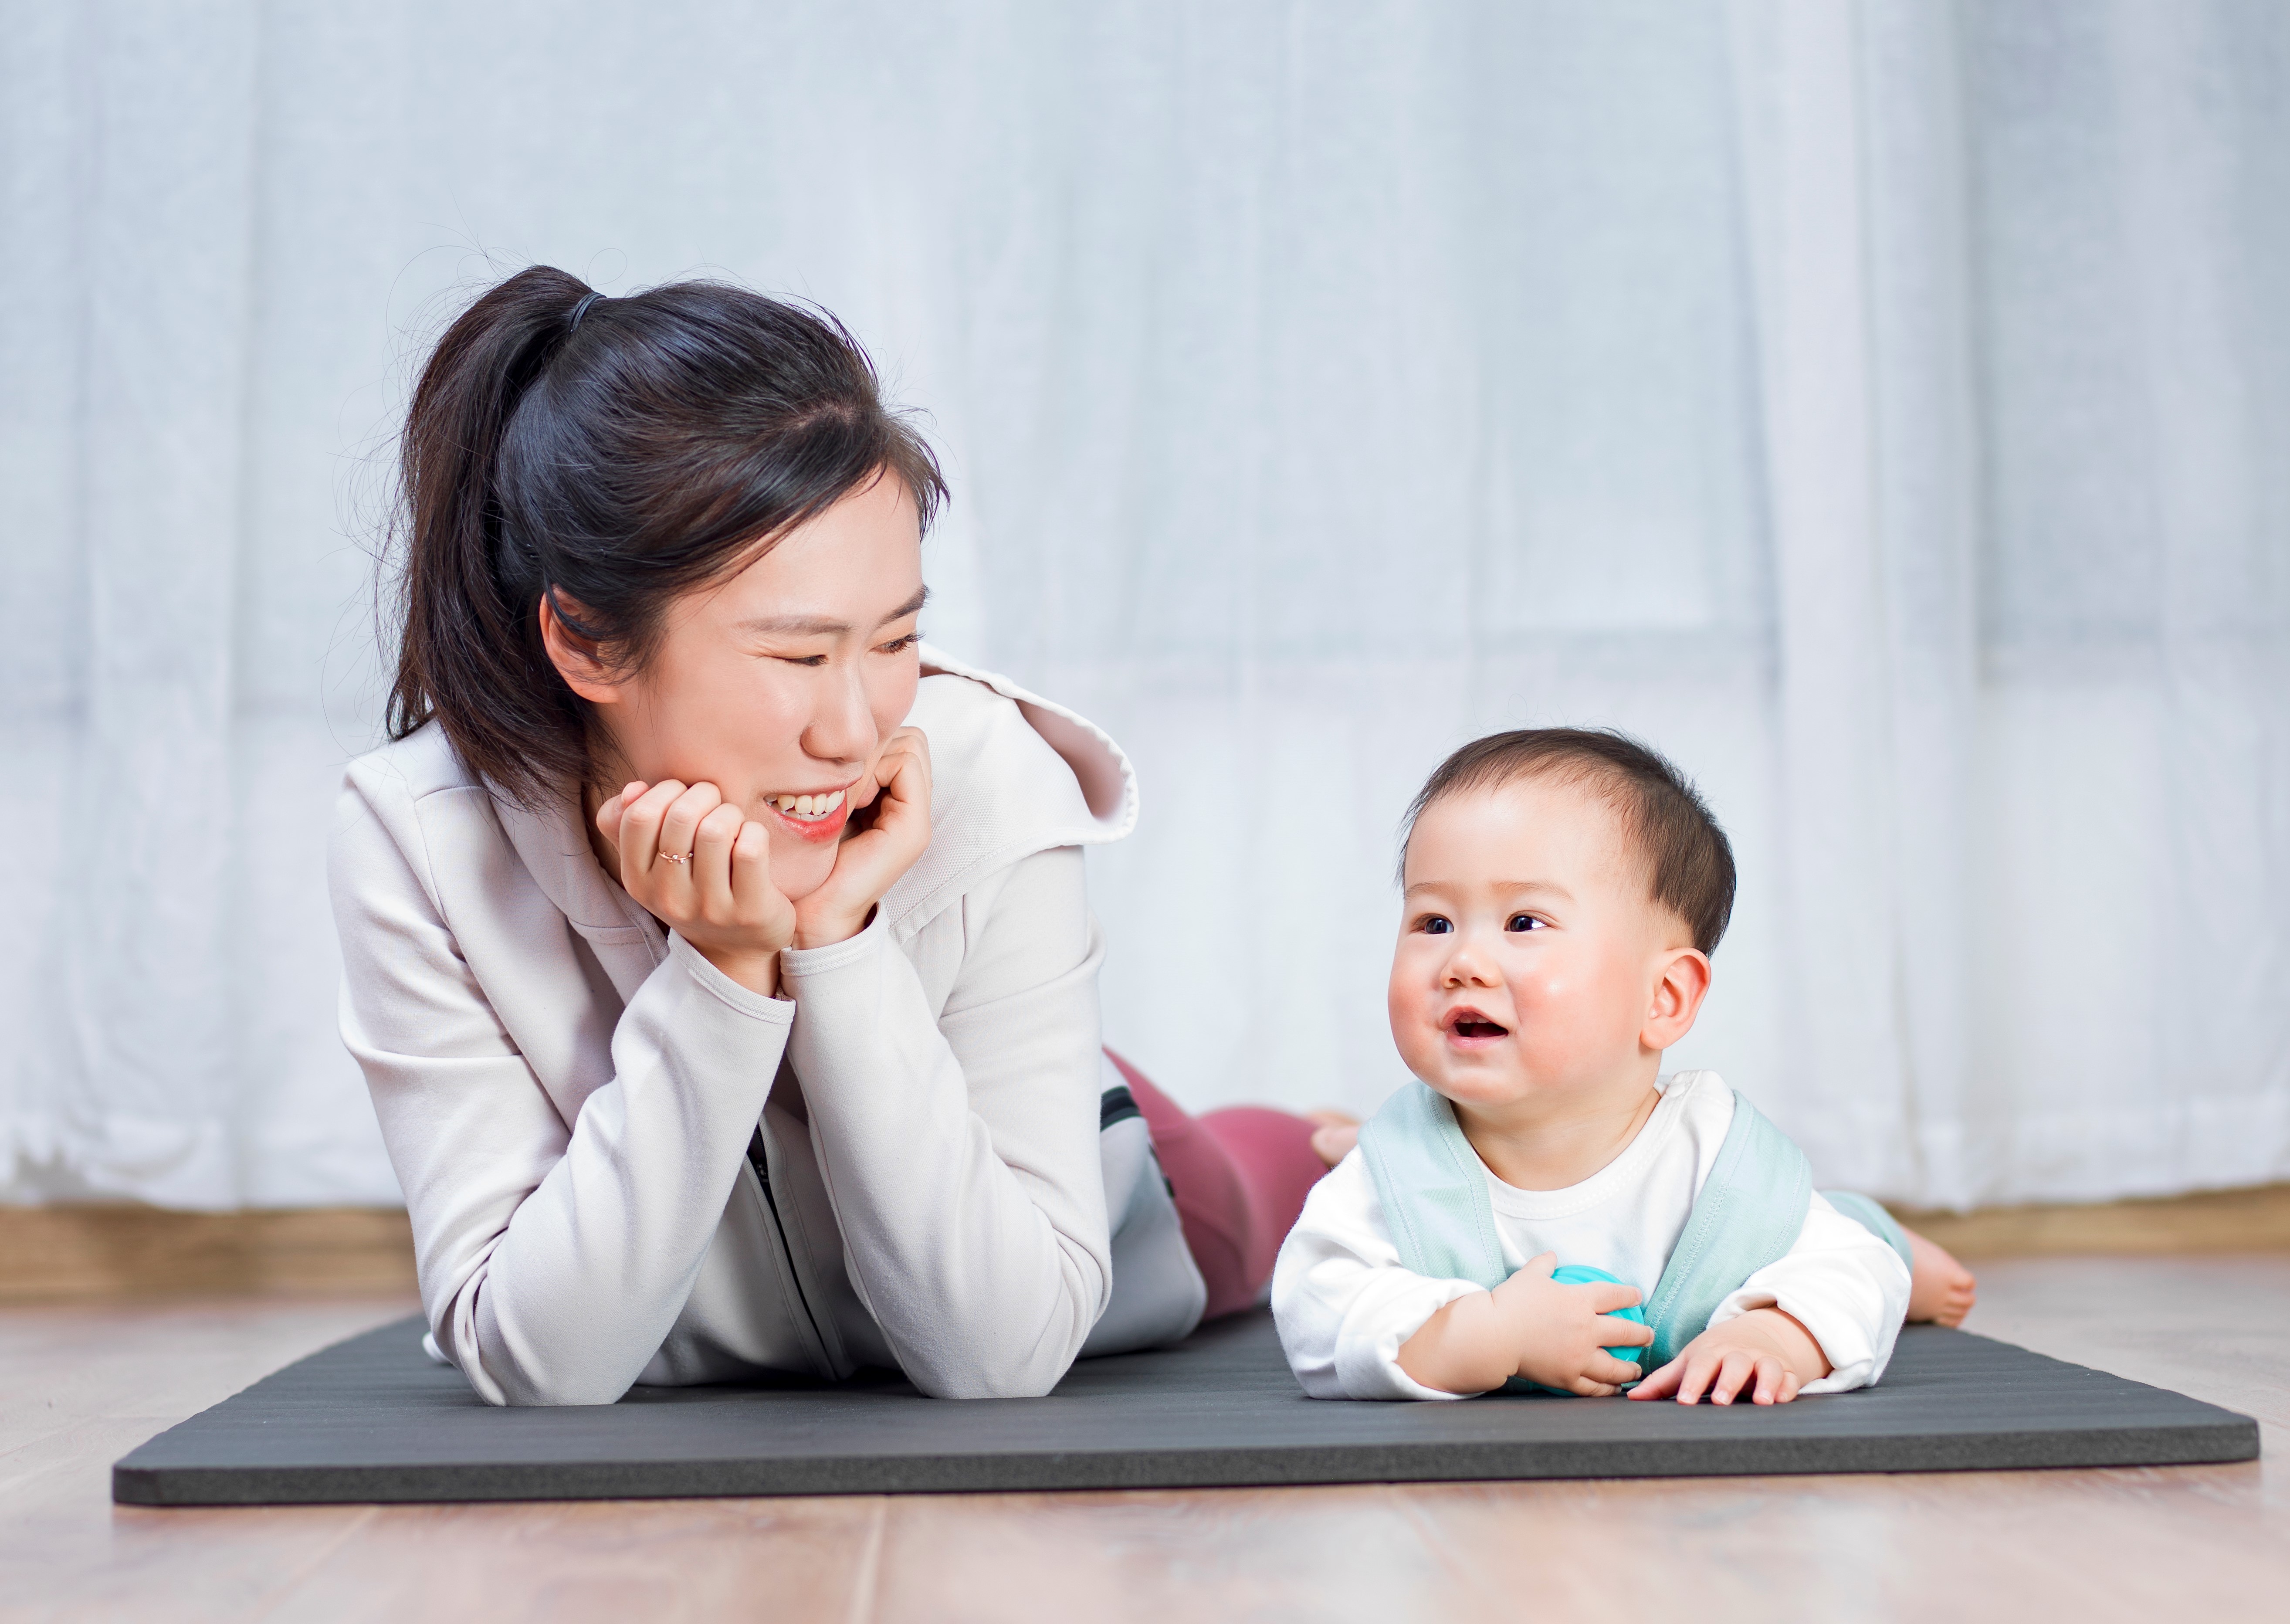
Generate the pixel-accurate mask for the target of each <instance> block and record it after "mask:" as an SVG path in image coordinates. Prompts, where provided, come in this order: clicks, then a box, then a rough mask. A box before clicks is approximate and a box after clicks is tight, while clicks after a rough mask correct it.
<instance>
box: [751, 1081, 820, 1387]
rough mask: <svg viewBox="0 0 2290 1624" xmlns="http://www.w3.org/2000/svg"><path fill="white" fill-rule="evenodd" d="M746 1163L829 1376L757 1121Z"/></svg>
mask: <svg viewBox="0 0 2290 1624" xmlns="http://www.w3.org/2000/svg"><path fill="white" fill-rule="evenodd" d="M748 1165H749V1166H750V1167H752V1168H754V1169H755V1170H756V1185H757V1188H759V1189H761V1190H762V1191H763V1193H764V1210H765V1212H769V1213H770V1214H771V1219H772V1238H773V1240H775V1241H777V1242H778V1243H779V1248H780V1261H781V1263H782V1264H784V1265H785V1266H786V1268H787V1277H788V1278H789V1280H791V1281H793V1282H794V1283H795V1300H796V1306H797V1308H801V1309H802V1310H803V1323H804V1324H806V1325H808V1326H809V1327H810V1328H811V1345H812V1347H813V1348H814V1349H816V1350H817V1356H818V1358H819V1362H820V1368H821V1372H822V1373H824V1374H826V1375H828V1376H829V1377H831V1376H833V1375H834V1373H835V1372H834V1369H833V1367H832V1366H831V1365H830V1364H829V1362H828V1358H827V1339H826V1337H825V1336H823V1335H821V1332H820V1329H819V1316H817V1315H815V1314H813V1312H812V1311H811V1298H810V1297H809V1295H807V1294H806V1293H805V1291H804V1289H803V1273H802V1271H801V1270H799V1269H798V1268H796V1266H795V1248H794V1247H792V1246H790V1245H789V1244H788V1237H787V1225H786V1224H785V1223H783V1222H782V1221H781V1219H780V1204H779V1200H778V1198H777V1197H776V1196H773V1194H772V1166H771V1156H770V1152H769V1151H768V1150H767V1149H766V1148H765V1144H764V1128H763V1124H761V1123H758V1124H756V1132H755V1136H754V1137H753V1138H751V1139H749V1140H748Z"/></svg>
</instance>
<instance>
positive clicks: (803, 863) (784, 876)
mask: <svg viewBox="0 0 2290 1624" xmlns="http://www.w3.org/2000/svg"><path fill="white" fill-rule="evenodd" d="M834 872H835V853H834V852H832V851H827V852H789V854H788V855H787V856H786V857H785V858H784V859H782V858H781V856H780V855H779V854H778V853H777V852H773V854H772V887H773V890H775V891H777V892H779V893H780V895H781V896H783V897H785V898H786V899H787V900H789V901H790V902H800V901H802V900H804V899H805V897H807V896H809V895H810V894H811V893H812V892H814V891H817V890H818V889H819V888H820V887H821V885H824V884H827V876H829V875H830V874H832V873H834Z"/></svg>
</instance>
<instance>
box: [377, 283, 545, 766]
mask: <svg viewBox="0 0 2290 1624" xmlns="http://www.w3.org/2000/svg"><path fill="white" fill-rule="evenodd" d="M588 294H589V288H588V286H587V285H586V284H583V283H582V282H581V280H580V279H579V278H578V277H575V276H567V275H566V274H565V273H564V272H563V271H560V270H556V269H555V268H551V267H549V266H545V265H536V266H534V267H532V268H531V269H529V270H525V271H523V272H520V273H519V274H518V275H516V276H512V277H510V278H509V279H508V281H507V282H504V283H502V284H500V286H499V287H496V288H494V289H492V291H491V292H488V293H486V294H485V295H484V297H483V298H481V299H479V300H477V301H476V303H475V304H473V305H471V306H470V307H469V308H468V309H467V310H464V311H463V312H462V313H461V315H460V317H459V318H458V319H456V320H455V321H454V323H453V324H452V326H451V327H449V328H447V329H446V330H445V335H444V338H442V339H440V340H438V342H437V348H436V350H435V351H434V352H432V353H431V355H430V357H429V361H428V364H427V365H426V366H424V367H423V368H422V370H421V378H420V382H419V383H418V384H416V385H415V387H414V391H413V404H412V410H411V411H410V412H408V413H407V416H406V423H405V437H404V443H403V444H402V446H401V449H400V452H399V476H400V478H401V480H402V481H403V491H404V526H405V536H404V546H405V554H404V570H403V573H402V576H401V580H400V591H401V595H402V596H401V601H400V610H401V612H402V614H403V617H404V619H403V627H402V631H401V638H400V643H399V649H398V661H397V680H396V684H395V685H394V686H393V687H392V688H391V690H390V695H389V712H388V725H389V736H390V737H391V738H392V739H403V738H404V737H405V736H406V735H407V734H408V733H410V732H413V731H414V729H416V728H418V727H420V725H421V724H424V723H425V722H428V720H429V719H430V718H431V716H438V717H439V719H440V720H441V722H442V723H443V724H444V729H445V732H446V735H447V736H448V737H449V738H450V739H451V740H452V743H453V745H454V748H456V750H457V751H458V752H459V753H460V756H462V758H463V759H464V760H465V761H490V762H493V763H496V764H499V763H500V762H502V761H503V759H504V756H503V753H502V750H501V748H500V747H501V746H503V745H509V746H512V747H514V748H513V750H512V752H511V754H510V755H509V756H508V759H522V760H529V761H530V764H531V766H532V769H533V772H532V774H531V775H526V774H522V773H515V774H512V777H513V778H515V779H518V780H522V781H513V782H510V783H507V784H504V785H502V786H501V788H505V789H508V791H509V792H510V793H511V794H512V795H513V796H516V798H519V799H528V798H530V792H531V791H532V789H533V788H537V787H538V785H539V784H540V783H542V782H563V781H564V780H567V779H568V778H571V777H573V775H576V774H577V773H578V772H580V770H581V764H582V761H583V756H582V754H581V751H579V750H578V749H577V748H575V749H573V750H570V751H568V750H567V749H566V748H565V743H566V741H565V740H563V739H562V738H561V737H560V735H561V734H562V733H563V732H564V729H563V727H562V723H563V721H564V719H565V718H567V717H568V716H569V717H570V718H571V719H573V721H575V722H576V723H577V722H578V721H579V720H580V714H581V713H580V711H579V708H578V704H577V701H575V700H574V699H573V692H572V691H571V690H570V689H568V688H566V687H565V686H564V683H563V682H562V681H561V680H558V679H557V678H556V674H555V670H554V668H552V667H551V666H550V664H549V661H548V652H547V651H546V650H545V649H544V648H543V647H542V645H541V642H540V628H539V624H538V621H537V618H536V614H535V611H536V610H537V608H538V596H537V592H536V593H534V594H532V596H528V593H527V591H526V590H524V588H527V587H528V586H537V585H538V583H535V582H532V580H530V578H531V576H532V571H530V570H529V569H519V568H517V567H516V564H515V563H514V562H509V561H505V560H504V559H503V558H502V556H501V554H502V542H503V536H502V524H501V520H502V505H501V500H500V460H501V458H500V452H501V444H502V442H503V440H504V439H505V438H506V437H507V436H508V428H509V423H510V421H511V420H512V419H513V418H514V417H515V415H516V409H517V406H518V404H519V403H520V402H522V401H523V399H524V396H525V394H526V392H527V391H528V390H529V389H530V388H532V381H533V380H534V379H535V378H536V377H537V376H539V374H540V371H541V369H542V368H543V367H544V366H546V365H547V364H548V360H549V358H550V357H551V356H553V355H554V354H555V353H556V349H557V348H559V347H560V346H561V345H562V344H563V342H564V339H565V337H566V335H567V332H568V331H569V330H570V327H571V324H572V316H573V311H574V309H575V308H578V307H579V306H580V305H581V301H582V300H584V299H585V298H586V297H587V296H588ZM505 562H507V563H508V567H507V568H504V564H505ZM477 694H484V695H488V696H490V698H491V703H489V704H487V705H485V706H484V707H481V708H471V707H469V706H467V705H457V704H454V703H452V700H453V699H454V698H455V697H458V696H464V695H477ZM560 696H561V697H560ZM488 735H490V736H488ZM499 770H500V769H499V768H498V766H497V767H496V771H499Z"/></svg>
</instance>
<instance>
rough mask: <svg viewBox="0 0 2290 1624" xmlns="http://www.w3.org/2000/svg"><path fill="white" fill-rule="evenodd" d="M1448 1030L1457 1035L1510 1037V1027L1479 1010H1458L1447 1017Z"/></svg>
mask: <svg viewBox="0 0 2290 1624" xmlns="http://www.w3.org/2000/svg"><path fill="white" fill-rule="evenodd" d="M1447 1030H1448V1031H1449V1032H1451V1033H1453V1035H1454V1036H1457V1037H1509V1036H1510V1028H1509V1027H1507V1026H1504V1025H1502V1024H1501V1022H1500V1021H1493V1020H1488V1019H1487V1018H1486V1017H1485V1015H1482V1014H1481V1013H1479V1012H1478V1011H1477V1010H1457V1011H1456V1012H1454V1013H1453V1015H1450V1016H1449V1017H1448V1018H1447Z"/></svg>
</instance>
